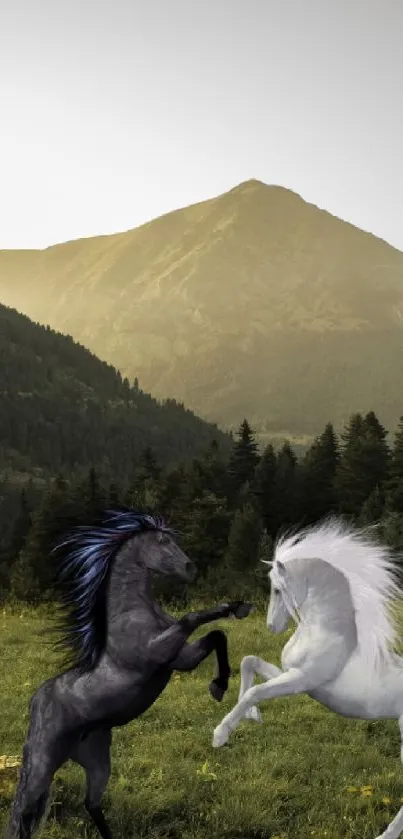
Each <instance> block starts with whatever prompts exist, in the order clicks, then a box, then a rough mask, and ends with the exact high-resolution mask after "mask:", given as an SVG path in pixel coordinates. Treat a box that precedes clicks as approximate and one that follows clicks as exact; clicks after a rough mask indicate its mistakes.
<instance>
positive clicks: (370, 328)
mask: <svg viewBox="0 0 403 839" xmlns="http://www.w3.org/2000/svg"><path fill="white" fill-rule="evenodd" d="M0 300H2V301H3V302H5V303H7V304H8V305H12V306H15V307H16V308H17V309H20V310H21V311H23V312H25V313H27V314H28V315H30V317H33V318H34V319H36V320H38V321H40V322H41V323H49V324H50V325H51V326H52V327H54V328H57V329H59V330H61V331H62V332H66V333H69V334H72V335H73V337H74V338H76V339H77V340H79V341H81V342H82V343H84V344H85V345H86V346H88V347H90V349H91V350H92V351H93V352H95V353H96V354H97V355H99V356H100V357H101V358H103V359H105V360H106V361H108V362H109V363H111V364H113V365H115V366H117V367H119V369H120V370H121V371H122V374H123V375H127V376H128V377H129V378H130V380H133V378H134V377H135V376H138V377H139V381H140V384H141V386H142V387H143V388H145V389H146V390H148V391H151V392H152V393H153V394H154V395H155V396H157V397H159V398H161V397H167V396H171V397H175V398H176V399H178V400H180V401H183V402H184V403H185V404H186V405H188V406H189V407H190V408H192V409H193V410H194V411H195V412H197V413H198V414H199V415H200V416H202V417H205V418H207V419H210V420H213V421H214V422H218V423H220V424H221V425H223V426H227V427H234V426H237V425H238V424H239V422H240V421H241V420H242V418H243V417H244V416H245V415H246V416H247V417H248V419H249V420H250V422H251V424H252V426H253V427H255V428H256V429H257V430H258V431H259V432H260V433H261V434H262V435H263V436H268V437H275V436H276V435H278V436H282V435H284V434H285V435H287V434H289V435H291V436H293V437H295V436H297V435H302V436H303V435H306V436H307V437H309V436H312V435H313V434H316V433H318V432H320V431H322V429H323V427H324V425H325V423H326V422H327V421H328V420H331V421H333V422H334V423H335V425H336V427H340V426H341V425H342V424H344V422H345V421H346V420H347V419H348V417H349V416H350V414H351V413H352V412H353V411H368V410H371V409H373V410H375V411H376V412H377V414H378V415H379V416H380V418H381V420H382V421H383V422H384V423H385V424H386V425H387V427H388V428H389V429H390V430H393V429H394V427H395V425H396V422H397V419H398V417H399V415H400V414H402V413H403V395H402V393H401V390H400V383H401V381H402V380H403V353H402V348H403V254H402V253H401V252H400V251H397V250H396V249H394V248H393V247H391V246H390V245H388V244H387V243H386V242H384V241H382V240H380V239H377V238H376V237H375V236H372V235H370V234H368V233H365V232H363V231H361V230H358V229H357V228H355V227H353V226H352V225H350V224H347V223H346V222H343V221H341V220H339V219H337V218H335V217H333V216H331V215H330V214H329V213H327V212H325V211H323V210H320V209H318V208H317V207H315V206H313V205H311V204H308V203H307V202H305V201H304V200H303V199H302V198H301V197H300V196H298V195H296V194H295V193H293V192H290V191H289V190H286V189H283V188H281V187H276V186H267V185H265V184H262V183H261V182H259V181H248V182H246V183H243V184H240V185H239V186H238V187H236V188H235V189H232V190H231V191H230V192H227V193H225V194H224V195H220V196H218V197H217V198H214V199H212V200H209V201H204V202H202V203H200V204H196V205H194V206H191V207H187V208H185V209H182V210H177V211H175V212H172V213H169V214H168V215H165V216H163V217H161V218H157V219H155V220H154V221H152V222H150V223H148V224H145V225H143V226H141V227H139V228H136V229H135V230H130V231H128V232H125V233H119V234H116V235H112V236H101V237H95V238H89V239H81V240H78V241H75V242H67V243H66V244H62V245H57V246H54V247H50V248H48V249H46V250H44V251H2V252H0Z"/></svg>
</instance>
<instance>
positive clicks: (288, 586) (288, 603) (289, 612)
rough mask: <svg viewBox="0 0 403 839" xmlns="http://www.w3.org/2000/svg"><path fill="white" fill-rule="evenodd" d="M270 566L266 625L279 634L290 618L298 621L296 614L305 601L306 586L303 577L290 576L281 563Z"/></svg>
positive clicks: (297, 575)
mask: <svg viewBox="0 0 403 839" xmlns="http://www.w3.org/2000/svg"><path fill="white" fill-rule="evenodd" d="M270 564H271V563H270ZM272 565H273V567H272V569H271V571H270V572H269V580H270V584H271V591H270V601H269V608H268V610H267V621H266V623H267V628H268V629H270V631H271V632H275V633H280V632H285V631H286V629H287V626H288V622H289V620H290V618H294V620H298V619H299V615H298V612H299V609H300V607H301V606H302V604H303V603H304V601H305V599H306V596H307V593H308V586H307V580H306V577H305V576H304V575H302V574H292V573H291V572H290V569H289V568H287V567H286V565H285V564H284V563H283V562H279V561H275V562H273V563H272Z"/></svg>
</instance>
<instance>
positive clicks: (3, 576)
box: [0, 411, 403, 602]
mask: <svg viewBox="0 0 403 839" xmlns="http://www.w3.org/2000/svg"><path fill="white" fill-rule="evenodd" d="M387 438H388V434H387V431H386V429H385V428H384V427H383V426H382V424H381V423H380V422H379V420H378V418H377V417H376V415H375V413H374V412H373V411H371V412H369V413H368V414H366V415H365V416H363V415H362V414H359V413H356V414H353V415H352V416H351V417H350V419H349V421H348V423H347V424H346V426H345V428H344V430H343V432H342V433H341V435H340V436H338V435H337V434H336V433H335V430H334V428H333V426H332V425H331V424H330V423H329V424H328V425H327V426H326V427H325V429H324V431H323V433H322V434H321V435H319V436H318V437H317V438H316V439H315V440H314V442H313V443H312V445H311V446H310V448H309V449H308V450H307V452H306V454H305V455H303V456H302V457H300V458H297V456H296V454H295V452H294V451H293V448H292V446H291V445H290V443H288V442H285V443H284V445H283V446H282V447H281V448H280V449H279V450H277V451H276V450H275V449H274V447H273V446H272V445H271V444H269V445H267V446H266V448H265V449H264V451H263V452H260V451H259V447H258V445H257V442H256V439H255V436H254V433H253V430H252V429H251V427H250V425H249V423H248V421H247V420H246V419H245V420H244V421H243V422H242V424H241V426H240V428H239V432H238V434H237V436H236V438H235V439H234V440H233V442H232V448H231V449H230V452H229V454H228V453H227V451H226V450H222V449H221V448H220V445H219V443H218V442H217V441H216V440H213V441H212V442H211V443H210V444H209V445H208V446H207V448H206V449H205V452H204V454H203V455H201V456H199V457H197V458H194V459H193V461H192V462H190V463H189V462H186V463H184V464H183V465H177V466H176V467H175V468H167V467H163V466H162V465H161V464H160V463H159V462H158V459H157V457H156V454H155V452H154V450H153V449H152V448H151V447H150V446H147V447H145V448H144V449H143V452H142V454H141V458H140V461H139V462H138V463H136V465H135V467H134V468H133V474H132V475H131V477H130V479H129V480H121V478H119V475H118V474H116V475H115V476H114V480H113V481H110V480H107V481H106V480H105V479H104V478H102V477H101V476H100V473H99V472H98V471H97V468H96V467H95V466H92V467H91V468H90V469H89V471H88V472H87V474H86V475H85V476H84V477H82V476H80V478H77V477H72V478H70V479H68V478H66V476H59V477H57V478H56V479H54V480H51V481H49V483H48V485H47V487H46V489H45V490H44V491H41V492H40V491H39V490H38V489H37V488H35V486H34V484H33V483H32V482H31V483H30V484H28V485H27V486H26V487H24V488H23V489H22V490H20V491H18V492H17V490H16V489H11V488H10V487H8V488H7V487H6V485H5V484H4V483H3V486H0V496H1V497H2V501H1V503H0V527H1V536H0V585H1V588H2V597H3V599H6V598H13V599H17V600H27V601H29V602H39V601H41V600H43V599H51V598H52V596H53V583H52V574H53V565H52V560H51V557H50V550H51V547H52V546H53V544H54V542H55V540H56V539H57V537H58V536H59V535H61V533H62V532H64V531H65V530H66V529H68V528H69V527H70V526H71V525H72V524H76V523H89V522H90V521H91V519H92V518H93V516H94V514H95V511H98V510H99V508H100V507H102V506H108V505H113V504H115V503H116V504H120V503H123V504H129V505H130V506H132V507H135V508H138V509H144V510H147V511H150V512H157V513H159V514H162V515H163V516H164V517H165V518H166V519H167V520H168V521H169V522H170V523H171V524H172V526H173V527H174V528H175V529H176V530H177V531H178V536H177V537H176V538H177V540H178V543H179V544H180V545H181V547H182V548H183V549H184V550H185V551H186V552H187V553H188V554H189V555H190V556H191V557H192V559H194V561H195V562H196V564H197V566H198V569H199V577H198V580H197V581H196V582H195V583H194V584H193V586H192V587H184V586H179V585H178V584H177V583H173V582H172V581H170V580H162V579H160V580H159V581H158V582H157V583H156V586H157V589H158V591H159V592H160V593H161V595H162V596H164V597H166V598H168V599H172V597H177V598H179V599H180V598H182V599H183V598H186V597H189V596H195V595H197V596H203V595H204V596H206V595H208V594H210V593H211V594H212V593H213V592H214V596H215V597H217V596H221V595H228V594H229V593H233V594H237V595H239V596H244V595H246V594H248V593H249V594H250V593H252V592H256V591H257V590H260V591H262V590H263V589H264V588H265V586H267V583H266V582H265V580H266V576H267V569H266V571H265V570H264V566H263V565H261V564H260V563H259V562H258V560H259V559H267V558H270V557H271V555H272V549H273V544H274V541H275V539H276V537H277V536H278V535H279V533H280V532H281V531H282V530H284V529H288V528H290V527H294V526H305V525H309V524H313V523H315V522H317V521H318V520H320V519H322V518H323V517H324V516H327V515H329V514H341V515H344V516H346V517H348V518H349V519H350V520H352V521H354V522H356V523H358V524H359V525H368V524H372V523H379V527H380V534H381V536H382V538H384V539H385V540H386V541H387V543H388V544H390V545H391V546H392V547H393V548H394V549H396V550H397V551H398V550H401V549H402V548H403V417H402V418H401V420H400V423H399V427H398V430H397V432H396V435H395V438H394V441H393V443H392V444H391V445H389V444H388V439H387Z"/></svg>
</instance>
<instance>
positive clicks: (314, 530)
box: [272, 519, 403, 672]
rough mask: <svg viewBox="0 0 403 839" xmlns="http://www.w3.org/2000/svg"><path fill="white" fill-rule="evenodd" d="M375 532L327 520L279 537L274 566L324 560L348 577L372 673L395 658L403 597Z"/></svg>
mask: <svg viewBox="0 0 403 839" xmlns="http://www.w3.org/2000/svg"><path fill="white" fill-rule="evenodd" d="M371 530H372V528H367V529H362V530H358V529H355V528H353V527H351V526H349V525H347V524H346V523H345V522H343V521H342V520H339V519H328V520H327V521H325V522H321V523H319V524H317V525H314V526H313V527H309V528H306V529H304V530H301V531H299V532H296V533H295V532H294V533H293V534H292V535H291V536H285V537H282V538H280V539H279V540H278V542H277V544H276V547H275V551H274V558H273V563H272V564H273V570H274V571H275V572H276V571H278V566H277V563H278V562H281V563H284V565H286V564H288V563H289V562H291V561H292V560H293V559H299V558H300V559H322V560H325V561H326V562H328V563H329V564H330V565H331V566H333V568H335V569H337V570H338V571H340V572H341V573H342V574H344V576H345V578H346V579H347V581H348V583H349V586H350V592H351V599H352V601H353V606H354V610H355V621H356V627H357V639H358V644H359V647H360V652H361V653H362V655H363V656H364V657H365V659H366V662H367V665H368V667H369V668H370V670H371V672H372V671H373V670H375V669H377V667H378V665H379V664H380V663H381V662H382V661H390V660H391V658H392V657H393V655H394V653H393V648H394V647H395V646H396V644H397V642H398V631H397V627H396V623H395V620H394V618H393V617H392V615H391V609H390V607H391V605H392V602H393V601H394V600H396V599H398V598H401V597H402V590H401V588H400V587H399V585H398V584H397V578H396V571H397V563H396V560H394V558H393V554H392V552H391V551H390V550H389V549H388V548H387V547H386V546H384V545H382V544H380V543H379V542H377V541H376V540H374V538H373V536H372V534H371V532H370V531H371ZM276 566H277V568H276ZM289 570H290V571H291V568H290V569H289ZM276 577H277V573H276ZM401 663H402V664H403V659H402V660H401Z"/></svg>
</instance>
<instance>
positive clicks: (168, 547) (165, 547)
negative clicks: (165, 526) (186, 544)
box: [139, 530, 196, 583]
mask: <svg viewBox="0 0 403 839" xmlns="http://www.w3.org/2000/svg"><path fill="white" fill-rule="evenodd" d="M139 539H141V541H142V547H143V551H142V559H143V562H144V565H145V566H146V568H148V569H149V570H150V571H156V572H157V573H158V574H166V575H172V576H174V577H179V579H180V580H184V581H185V582H187V583H190V582H192V581H193V580H194V578H195V576H196V566H195V564H194V563H193V562H192V561H191V560H190V559H189V557H188V556H186V554H185V553H183V551H181V549H180V548H179V546H178V545H177V544H176V542H175V541H174V539H173V537H172V535H171V534H170V533H169V532H168V531H166V530H149V531H148V532H145V533H142V534H141V536H139Z"/></svg>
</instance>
